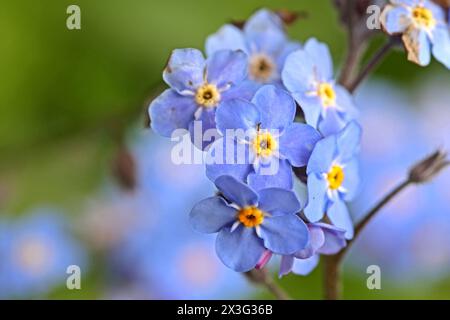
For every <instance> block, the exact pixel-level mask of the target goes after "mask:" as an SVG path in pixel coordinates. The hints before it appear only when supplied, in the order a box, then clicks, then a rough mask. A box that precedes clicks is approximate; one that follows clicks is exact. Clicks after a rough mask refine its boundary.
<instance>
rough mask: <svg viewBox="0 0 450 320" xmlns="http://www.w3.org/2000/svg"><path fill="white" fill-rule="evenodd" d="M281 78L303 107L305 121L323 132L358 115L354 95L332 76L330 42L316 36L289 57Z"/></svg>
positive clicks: (328, 132) (339, 126)
mask: <svg viewBox="0 0 450 320" xmlns="http://www.w3.org/2000/svg"><path fill="white" fill-rule="evenodd" d="M282 79H283V83H284V85H285V87H286V88H287V89H288V90H289V92H290V93H291V94H292V96H293V97H294V99H295V100H296V101H297V103H298V104H299V105H300V107H301V109H302V110H303V113H304V115H305V120H306V123H307V124H309V125H311V126H313V127H314V128H316V129H318V130H319V131H320V132H321V133H322V134H323V135H324V136H328V135H331V134H335V133H337V132H339V131H340V130H341V129H342V128H344V127H345V126H346V124H347V123H348V122H349V121H351V120H352V119H354V118H355V117H356V115H357V112H356V109H355V105H354V103H353V97H352V96H351V94H350V93H349V92H348V91H347V90H346V89H345V88H344V87H342V86H341V85H339V84H337V83H335V80H334V79H333V61H332V59H331V55H330V51H329V49H328V46H327V45H326V44H324V43H321V42H318V41H317V40H316V39H315V38H311V39H309V40H308V41H307V42H306V43H305V45H304V47H303V49H300V50H297V51H295V52H293V53H291V54H290V55H289V56H288V57H287V59H286V62H285V65H284V68H283V72H282Z"/></svg>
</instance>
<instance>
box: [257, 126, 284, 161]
mask: <svg viewBox="0 0 450 320" xmlns="http://www.w3.org/2000/svg"><path fill="white" fill-rule="evenodd" d="M277 148H278V143H277V141H276V139H275V138H274V137H273V136H272V135H271V134H270V132H258V133H257V134H256V137H255V139H254V140H253V150H254V151H255V153H256V154H257V155H258V156H262V157H268V156H270V155H272V153H273V152H274V151H275V150H276V149H277Z"/></svg>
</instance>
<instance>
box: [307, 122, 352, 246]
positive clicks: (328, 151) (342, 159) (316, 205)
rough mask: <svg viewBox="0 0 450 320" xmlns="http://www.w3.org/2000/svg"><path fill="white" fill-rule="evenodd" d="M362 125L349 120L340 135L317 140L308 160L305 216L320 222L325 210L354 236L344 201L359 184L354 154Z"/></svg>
mask: <svg viewBox="0 0 450 320" xmlns="http://www.w3.org/2000/svg"><path fill="white" fill-rule="evenodd" d="M360 139H361V128H360V127H359V125H358V124H357V123H356V122H354V121H352V122H350V123H349V124H348V125H347V126H346V127H345V128H344V129H343V130H342V131H341V132H340V133H339V134H337V135H332V136H329V137H327V138H325V139H323V140H321V141H319V142H318V143H317V144H316V146H315V148H314V150H313V152H312V154H311V158H310V159H309V162H308V166H307V171H306V173H307V175H308V181H307V186H308V204H307V206H306V208H305V210H304V213H305V216H306V217H307V218H308V220H310V221H312V222H316V221H319V220H320V219H322V218H323V216H324V214H325V213H326V214H327V216H328V218H329V219H330V221H331V222H332V223H333V224H334V225H335V226H337V227H339V228H342V229H344V230H346V234H345V236H346V238H347V239H350V238H352V237H353V224H352V220H351V218H350V215H349V213H348V210H347V207H346V204H345V201H350V200H352V199H353V197H354V196H355V193H356V192H357V189H358V184H359V175H358V161H357V157H356V155H357V153H358V151H359V144H360Z"/></svg>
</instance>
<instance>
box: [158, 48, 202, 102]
mask: <svg viewBox="0 0 450 320" xmlns="http://www.w3.org/2000/svg"><path fill="white" fill-rule="evenodd" d="M205 66H206V64H205V58H204V57H203V54H202V53H201V51H200V50H197V49H191V48H188V49H175V50H173V51H172V54H171V55H170V58H169V61H168V63H167V66H166V68H165V69H164V72H163V79H164V81H165V82H166V83H167V84H168V85H169V86H171V87H172V88H173V89H175V90H176V91H178V93H180V94H183V93H185V92H186V91H191V92H195V91H196V89H197V88H198V87H199V86H200V85H202V84H203V81H204V77H203V76H204V72H205Z"/></svg>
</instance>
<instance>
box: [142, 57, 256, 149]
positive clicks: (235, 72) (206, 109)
mask: <svg viewBox="0 0 450 320" xmlns="http://www.w3.org/2000/svg"><path fill="white" fill-rule="evenodd" d="M246 63H247V57H246V55H245V53H243V52H242V51H231V50H220V51H217V52H215V53H214V54H212V55H211V56H210V57H209V58H208V59H206V60H205V58H204V57H203V54H202V53H201V52H200V51H199V50H197V49H176V50H174V51H173V52H172V54H171V56H170V58H169V62H168V63H167V66H166V68H165V70H164V73H163V78H164V81H165V82H166V83H167V84H168V85H169V86H170V89H167V90H166V91H164V92H163V93H162V94H161V95H160V96H159V97H157V98H156V99H155V100H153V102H152V103H151V104H150V107H149V113H150V119H151V125H152V129H153V130H154V131H155V132H156V133H158V134H160V135H162V136H165V137H170V136H171V135H172V133H173V131H174V130H176V129H189V130H190V132H191V138H192V140H193V141H194V139H193V130H194V125H193V122H194V120H199V121H201V122H202V130H203V132H205V131H206V130H208V129H214V128H215V126H216V124H215V120H214V116H215V110H216V108H217V107H218V106H219V105H220V104H222V103H223V102H225V101H227V100H229V99H231V98H233V97H235V96H239V97H242V98H247V99H250V98H251V97H252V96H253V93H254V91H252V90H249V88H248V87H247V86H243V87H239V85H240V84H242V82H243V80H244V79H245V77H246V74H247V73H246ZM199 147H202V148H204V147H206V145H203V146H199Z"/></svg>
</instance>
